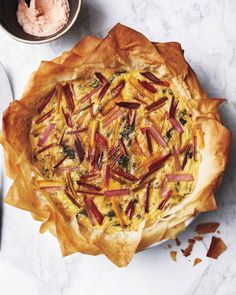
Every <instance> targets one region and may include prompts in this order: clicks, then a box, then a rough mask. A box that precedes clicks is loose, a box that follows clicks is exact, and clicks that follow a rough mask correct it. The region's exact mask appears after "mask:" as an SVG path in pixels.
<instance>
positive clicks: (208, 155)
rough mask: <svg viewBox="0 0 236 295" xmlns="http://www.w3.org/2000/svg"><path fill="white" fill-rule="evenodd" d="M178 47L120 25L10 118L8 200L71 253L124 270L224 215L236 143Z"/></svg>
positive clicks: (33, 91)
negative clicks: (201, 217) (226, 176)
mask: <svg viewBox="0 0 236 295" xmlns="http://www.w3.org/2000/svg"><path fill="white" fill-rule="evenodd" d="M222 102H223V99H220V98H214V99H210V98H209V97H208V96H207V94H206V92H205V91H204V90H203V89H202V88H201V86H200V84H199V82H198V80H197V78H196V75H195V74H194V72H193V70H192V69H191V67H190V66H189V65H188V64H187V62H186V60H185V59H184V56H183V51H182V49H181V46H180V44H178V43H175V42H169V43H151V42H150V41H149V40H148V39H147V38H145V37H144V36H143V35H142V34H140V33H138V32H136V31H134V30H132V29H130V28H128V27H125V26H123V25H121V24H118V25H116V26H115V27H114V28H113V29H112V30H111V31H110V32H109V33H108V35H107V37H105V38H104V39H99V38H96V37H89V36H87V37H85V38H83V39H82V40H81V41H80V42H79V43H78V44H77V45H76V46H75V47H74V48H73V49H72V50H71V51H68V52H65V53H63V54H62V55H61V56H60V57H58V58H56V59H54V60H52V61H49V62H42V63H41V65H40V67H39V69H38V70H37V71H36V72H35V73H34V74H33V75H32V77H31V79H30V81H29V83H28V85H27V87H26V89H25V91H24V94H23V96H22V98H21V99H20V100H16V101H14V102H13V103H11V104H10V106H9V107H8V109H7V110H6V111H5V113H4V116H3V133H2V135H1V143H2V144H3V146H4V148H5V156H6V168H7V173H8V175H9V176H10V177H11V178H12V179H13V184H12V186H11V188H10V189H9V191H8V193H7V196H6V202H7V203H8V204H10V205H13V206H15V207H18V208H21V209H24V210H28V211H30V212H31V214H32V216H33V218H34V219H36V220H39V221H41V222H42V225H41V228H40V232H41V233H43V232H45V231H50V232H51V233H52V234H53V235H55V236H56V237H57V239H58V241H59V243H60V247H61V250H62V254H63V255H68V254H71V253H75V252H81V253H85V254H91V255H98V254H105V255H106V256H107V257H108V258H109V259H110V260H111V261H112V262H113V263H115V264H116V265H118V266H119V267H122V266H126V265H127V264H128V263H129V262H130V261H131V259H132V257H133V255H134V254H135V252H137V251H140V250H142V249H145V248H147V247H148V246H150V245H152V244H154V243H156V242H158V241H161V240H163V239H173V238H175V237H176V236H177V235H178V234H179V233H180V232H181V231H183V230H184V229H185V222H186V221H187V220H189V218H191V217H193V216H196V215H197V214H199V213H200V212H203V211H210V210H215V209H216V202H215V198H214V194H213V191H214V188H215V187H216V186H217V185H218V184H219V183H220V180H221V178H222V173H223V171H224V169H225V166H226V163H227V159H228V152H229V145H230V139H231V134H230V132H229V130H227V129H226V128H225V127H224V126H223V125H222V123H221V119H220V115H219V113H218V110H217V107H218V106H219V105H220V104H221V103H222Z"/></svg>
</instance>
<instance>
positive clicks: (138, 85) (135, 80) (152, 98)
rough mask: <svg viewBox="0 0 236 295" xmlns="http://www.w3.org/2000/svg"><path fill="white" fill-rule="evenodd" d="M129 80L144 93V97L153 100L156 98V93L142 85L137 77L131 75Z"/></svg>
mask: <svg viewBox="0 0 236 295" xmlns="http://www.w3.org/2000/svg"><path fill="white" fill-rule="evenodd" d="M129 82H130V84H131V85H132V86H133V87H134V88H135V89H136V90H138V92H139V93H141V95H143V96H144V97H148V98H149V99H150V100H152V101H153V100H154V94H153V93H151V92H150V91H148V90H147V89H146V88H144V87H143V86H142V85H140V83H139V82H138V80H137V79H135V78H134V77H131V78H130V79H129Z"/></svg>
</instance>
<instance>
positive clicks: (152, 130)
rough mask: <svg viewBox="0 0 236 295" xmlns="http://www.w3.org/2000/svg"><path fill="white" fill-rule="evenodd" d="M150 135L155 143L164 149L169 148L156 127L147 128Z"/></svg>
mask: <svg viewBox="0 0 236 295" xmlns="http://www.w3.org/2000/svg"><path fill="white" fill-rule="evenodd" d="M147 130H148V132H149V133H150V135H151V136H152V137H153V138H154V139H155V141H156V142H157V143H158V144H159V145H160V146H161V147H163V148H166V147H167V143H166V141H165V139H164V137H163V136H162V135H161V133H160V132H159V131H158V130H157V128H156V127H154V126H151V127H148V128H147Z"/></svg>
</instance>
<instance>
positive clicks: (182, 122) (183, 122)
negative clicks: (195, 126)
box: [179, 118, 187, 126]
mask: <svg viewBox="0 0 236 295" xmlns="http://www.w3.org/2000/svg"><path fill="white" fill-rule="evenodd" d="M179 120H180V123H181V124H182V125H183V126H184V125H185V124H186V123H187V120H185V119H183V118H180V119H179Z"/></svg>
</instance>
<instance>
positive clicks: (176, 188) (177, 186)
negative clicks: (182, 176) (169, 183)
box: [175, 182, 180, 193]
mask: <svg viewBox="0 0 236 295" xmlns="http://www.w3.org/2000/svg"><path fill="white" fill-rule="evenodd" d="M179 188H180V183H179V182H177V183H176V184H175V191H176V192H177V193H178V192H179Z"/></svg>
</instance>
